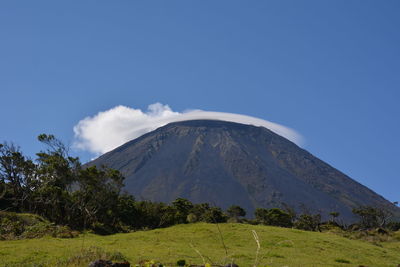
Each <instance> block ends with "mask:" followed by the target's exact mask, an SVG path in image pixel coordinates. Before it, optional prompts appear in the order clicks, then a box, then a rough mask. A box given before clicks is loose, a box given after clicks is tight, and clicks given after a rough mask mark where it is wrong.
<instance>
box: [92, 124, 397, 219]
mask: <svg viewBox="0 0 400 267" xmlns="http://www.w3.org/2000/svg"><path fill="white" fill-rule="evenodd" d="M93 164H94V165H97V166H100V165H103V164H104V165H106V166H108V167H111V168H114V169H117V170H120V171H121V172H122V173H123V174H124V175H125V177H126V180H125V189H126V190H127V191H128V192H129V193H132V194H133V195H134V196H135V197H136V198H137V199H146V200H152V201H162V202H171V201H173V200H174V199H176V198H178V197H183V198H187V199H189V200H191V201H192V202H194V203H200V202H208V203H211V204H215V205H217V206H220V207H222V208H227V207H229V206H231V205H239V206H241V207H243V208H245V209H246V211H247V214H253V211H254V209H255V208H257V207H265V208H271V207H280V208H282V207H284V206H285V205H289V206H290V207H292V208H295V209H296V210H298V211H301V209H302V207H306V208H307V210H309V211H311V212H320V213H321V214H322V215H323V216H325V217H324V218H326V216H327V215H328V213H329V212H332V211H337V212H340V214H341V215H340V218H342V219H344V220H345V221H351V220H352V219H353V218H354V217H353V214H352V212H351V210H352V208H354V207H358V206H361V205H371V206H375V207H387V208H389V209H391V210H392V211H394V212H395V213H397V214H399V209H398V208H396V207H395V206H394V205H393V204H391V203H390V202H388V201H387V200H385V199H384V198H382V197H381V196H379V195H377V194H376V193H374V192H373V191H371V190H370V189H368V188H367V187H365V186H363V185H361V184H359V183H358V182H356V181H354V180H352V179H351V178H349V177H348V176H346V175H345V174H343V173H341V172H340V171H338V170H336V169H335V168H333V167H331V166H330V165H328V164H326V163H325V162H323V161H321V160H319V159H318V158H316V157H314V156H313V155H311V154H310V153H308V152H307V151H305V150H304V149H301V148H300V147H298V146H297V145H295V144H294V143H292V142H290V141H289V140H287V139H285V138H283V137H281V136H279V135H277V134H275V133H273V132H272V131H270V130H268V129H266V128H263V127H255V126H250V125H244V124H238V123H233V122H226V121H213V120H194V121H184V122H176V123H171V124H168V125H166V126H164V127H161V128H158V129H157V130H155V131H153V132H150V133H148V134H145V135H143V136H141V137H139V138H137V139H135V140H133V141H130V142H128V143H126V144H124V145H122V146H120V147H118V148H116V149H114V150H112V151H110V152H108V153H106V154H104V155H103V156H101V157H99V158H98V159H96V160H94V161H93V162H91V163H89V165H93Z"/></svg>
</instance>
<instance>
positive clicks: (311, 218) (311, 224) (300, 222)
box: [294, 213, 321, 231]
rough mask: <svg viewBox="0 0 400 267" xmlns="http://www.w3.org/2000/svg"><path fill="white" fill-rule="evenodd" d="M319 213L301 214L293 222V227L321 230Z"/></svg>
mask: <svg viewBox="0 0 400 267" xmlns="http://www.w3.org/2000/svg"><path fill="white" fill-rule="evenodd" d="M320 225H321V214H309V213H305V214H301V215H300V217H299V218H298V219H297V220H296V222H295V223H294V227H295V228H297V229H301V230H306V231H317V230H318V231H321V230H320Z"/></svg>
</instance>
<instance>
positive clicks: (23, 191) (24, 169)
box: [0, 143, 36, 211]
mask: <svg viewBox="0 0 400 267" xmlns="http://www.w3.org/2000/svg"><path fill="white" fill-rule="evenodd" d="M35 180H36V166H35V164H34V163H33V162H32V160H30V159H28V158H26V157H25V156H24V155H23V154H22V152H21V151H20V149H19V147H17V146H15V145H14V144H12V143H11V144H8V143H4V144H0V199H2V198H5V201H6V202H7V203H9V204H10V207H9V208H12V209H13V210H15V211H30V210H29V208H28V206H29V205H28V204H29V201H28V199H29V198H30V197H31V191H32V189H33V187H34V184H35Z"/></svg>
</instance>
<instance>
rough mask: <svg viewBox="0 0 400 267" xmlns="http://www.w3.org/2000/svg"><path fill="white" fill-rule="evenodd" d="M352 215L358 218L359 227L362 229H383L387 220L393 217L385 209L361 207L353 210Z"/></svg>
mask: <svg viewBox="0 0 400 267" xmlns="http://www.w3.org/2000/svg"><path fill="white" fill-rule="evenodd" d="M353 213H354V214H355V215H358V216H359V217H360V221H359V225H360V226H361V228H363V229H372V228H377V227H385V226H386V224H387V223H388V221H389V219H390V218H391V217H392V216H393V214H392V212H390V211H389V210H387V209H386V208H379V209H378V208H374V207H371V206H362V207H359V208H354V209H353Z"/></svg>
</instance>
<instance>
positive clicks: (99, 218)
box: [0, 134, 399, 234]
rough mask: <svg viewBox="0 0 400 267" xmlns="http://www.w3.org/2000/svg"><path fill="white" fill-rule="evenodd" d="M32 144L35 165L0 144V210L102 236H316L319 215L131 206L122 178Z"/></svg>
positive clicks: (368, 213)
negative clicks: (147, 232)
mask: <svg viewBox="0 0 400 267" xmlns="http://www.w3.org/2000/svg"><path fill="white" fill-rule="evenodd" d="M38 140H39V141H40V142H41V143H43V144H44V145H45V147H46V149H45V150H43V151H40V152H39V153H37V154H36V156H37V158H36V159H35V160H32V159H30V158H28V157H26V156H25V155H24V154H23V153H22V152H21V150H20V149H19V148H18V147H17V146H16V145H14V144H12V143H3V144H0V211H13V212H27V213H35V214H38V215H40V216H43V217H44V218H46V219H48V220H49V221H51V222H54V223H56V224H60V225H67V226H69V227H71V228H72V229H77V230H84V229H91V230H94V231H95V232H97V233H103V234H108V233H114V232H124V231H131V230H136V229H154V228H160V227H167V226H171V225H174V224H181V223H193V222H208V223H222V222H227V221H230V222H244V223H254V224H258V223H260V224H265V225H274V226H281V227H295V228H298V229H304V230H310V231H318V230H319V227H320V225H321V215H320V214H310V213H303V214H301V215H297V214H296V213H295V212H294V211H293V210H292V209H290V208H287V209H285V210H283V209H278V208H272V209H263V208H259V209H256V211H255V213H254V217H255V219H253V220H249V219H245V218H244V216H245V215H246V211H245V210H244V209H243V208H241V207H240V206H235V205H233V206H231V207H230V208H229V209H227V210H226V211H225V212H224V211H223V210H222V209H221V208H219V207H214V206H211V205H210V204H208V203H201V204H193V203H191V202H190V201H189V200H187V199H183V198H178V199H176V200H175V201H173V202H172V203H171V204H165V203H159V202H151V201H137V200H135V198H134V197H133V196H132V195H129V194H127V193H125V192H124V191H123V186H124V184H123V182H124V177H123V176H122V175H121V173H120V172H118V171H117V170H113V169H109V168H106V167H101V168H98V167H96V166H90V167H86V166H82V164H81V163H80V161H79V159H78V158H76V157H71V156H70V155H69V153H68V149H67V147H66V146H65V145H64V144H63V143H62V142H61V141H60V140H58V139H57V138H55V137H54V136H53V135H46V134H41V135H39V136H38ZM353 212H354V213H355V214H357V215H359V216H360V222H359V225H360V227H364V228H371V227H384V226H387V225H389V226H390V225H391V224H390V223H389V221H388V216H387V215H388V214H387V213H384V214H383V213H382V211H381V210H379V209H376V208H373V207H360V208H358V209H354V210H353ZM331 216H332V220H331V223H336V224H338V223H337V221H336V220H335V218H336V217H338V216H339V213H337V212H332V213H331ZM393 225H394V226H395V227H399V223H397V224H396V223H392V226H391V227H392V228H393ZM396 225H397V226H396Z"/></svg>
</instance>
